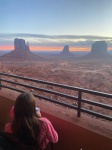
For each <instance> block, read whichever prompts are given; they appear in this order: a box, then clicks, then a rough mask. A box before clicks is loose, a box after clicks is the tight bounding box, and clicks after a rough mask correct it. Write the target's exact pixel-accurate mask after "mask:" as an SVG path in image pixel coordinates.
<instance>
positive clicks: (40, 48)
mask: <svg viewBox="0 0 112 150" xmlns="http://www.w3.org/2000/svg"><path fill="white" fill-rule="evenodd" d="M69 49H70V51H90V50H91V48H90V47H70V48H69ZM0 50H14V46H12V45H8V46H5V45H1V46H0ZM30 50H31V51H62V50H63V47H62V46H30ZM108 50H112V47H109V48H108Z"/></svg>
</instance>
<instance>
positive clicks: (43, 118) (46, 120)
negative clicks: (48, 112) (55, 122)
mask: <svg viewBox="0 0 112 150" xmlns="http://www.w3.org/2000/svg"><path fill="white" fill-rule="evenodd" d="M39 120H41V121H43V122H44V123H50V121H49V120H48V119H47V118H45V117H41V118H39Z"/></svg>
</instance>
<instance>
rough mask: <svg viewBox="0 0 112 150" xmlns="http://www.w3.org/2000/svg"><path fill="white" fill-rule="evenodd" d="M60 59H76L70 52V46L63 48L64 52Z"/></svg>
mask: <svg viewBox="0 0 112 150" xmlns="http://www.w3.org/2000/svg"><path fill="white" fill-rule="evenodd" d="M59 56H60V57H62V58H70V57H74V55H73V54H72V53H71V52H70V51H69V46H68V45H65V46H64V48H63V51H62V52H61V53H60V54H59Z"/></svg>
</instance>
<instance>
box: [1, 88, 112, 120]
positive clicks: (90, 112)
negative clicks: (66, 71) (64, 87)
mask: <svg viewBox="0 0 112 150" xmlns="http://www.w3.org/2000/svg"><path fill="white" fill-rule="evenodd" d="M1 86H2V87H4V88H8V89H11V90H14V91H18V92H25V91H24V90H19V89H16V88H12V87H8V86H5V85H1ZM34 95H35V96H36V97H38V98H42V99H45V100H49V101H52V102H54V100H52V99H51V98H48V97H44V96H41V95H37V94H34ZM55 103H57V104H61V105H63V106H66V107H70V108H73V109H76V110H77V109H78V108H77V107H76V106H73V105H70V104H67V103H65V102H60V101H57V100H55ZM81 112H85V113H88V114H91V115H94V116H96V117H100V118H102V119H106V120H109V121H112V117H111V116H107V115H103V114H100V113H97V112H94V111H91V110H87V109H85V108H81Z"/></svg>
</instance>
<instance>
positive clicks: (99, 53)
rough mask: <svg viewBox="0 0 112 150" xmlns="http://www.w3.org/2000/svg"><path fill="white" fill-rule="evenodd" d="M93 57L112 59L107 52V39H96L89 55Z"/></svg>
mask: <svg viewBox="0 0 112 150" xmlns="http://www.w3.org/2000/svg"><path fill="white" fill-rule="evenodd" d="M87 57H88V58H91V59H112V56H111V55H110V54H108V52H107V43H106V42H105V41H96V42H94V43H93V44H92V47H91V52H90V53H89V54H88V55H87Z"/></svg>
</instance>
